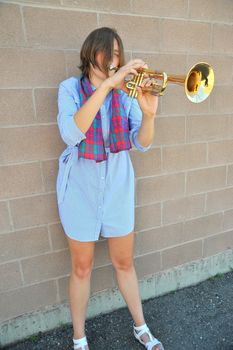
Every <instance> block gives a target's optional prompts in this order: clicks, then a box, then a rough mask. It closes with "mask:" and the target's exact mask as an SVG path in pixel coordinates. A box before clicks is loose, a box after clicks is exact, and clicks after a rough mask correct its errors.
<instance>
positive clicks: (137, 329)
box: [133, 323, 164, 350]
mask: <svg viewBox="0 0 233 350" xmlns="http://www.w3.org/2000/svg"><path fill="white" fill-rule="evenodd" d="M145 332H146V333H147V334H148V336H149V338H150V340H148V341H147V342H146V343H145V342H144V341H143V340H142V339H141V338H140V337H141V336H142V334H143V333H145ZM133 333H134V336H135V338H136V339H137V340H138V341H139V342H140V343H141V344H143V345H144V346H145V347H146V349H147V350H152V349H153V346H155V345H158V346H157V347H156V350H164V347H163V344H162V343H161V341H159V340H158V339H157V338H155V337H154V336H153V335H152V334H151V331H150V329H149V327H148V326H147V324H146V323H144V324H143V325H141V326H138V327H136V325H135V323H133Z"/></svg>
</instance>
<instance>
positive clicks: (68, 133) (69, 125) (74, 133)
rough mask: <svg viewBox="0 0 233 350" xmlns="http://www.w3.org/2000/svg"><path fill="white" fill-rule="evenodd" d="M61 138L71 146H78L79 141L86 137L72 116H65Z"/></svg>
mask: <svg viewBox="0 0 233 350" xmlns="http://www.w3.org/2000/svg"><path fill="white" fill-rule="evenodd" d="M62 131H63V140H64V141H65V142H66V143H67V144H68V145H72V146H78V145H79V143H80V142H81V141H82V140H84V139H86V135H85V134H84V133H83V132H82V131H81V130H80V129H79V127H78V126H77V124H76V122H75V120H74V117H70V118H67V120H66V123H65V125H64V126H63V130H62Z"/></svg>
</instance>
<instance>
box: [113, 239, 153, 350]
mask: <svg viewBox="0 0 233 350" xmlns="http://www.w3.org/2000/svg"><path fill="white" fill-rule="evenodd" d="M108 246H109V255H110V257H111V260H112V263H113V266H114V268H115V271H116V278H117V283H118V286H119V289H120V292H121V294H122V296H123V298H124V299H125V302H126V303H127V306H128V308H129V311H130V313H131V315H132V318H133V320H134V323H135V325H136V326H141V325H143V324H144V323H146V321H145V318H144V315H143V308H142V302H141V297H140V291H139V286H138V278H137V275H136V271H135V267H134V261H133V249H134V232H131V233H130V234H128V235H126V236H123V237H111V238H108ZM141 339H142V340H143V341H144V342H147V341H149V340H150V338H149V336H148V334H147V333H144V334H142V336H141ZM152 349H153V350H159V346H158V345H157V346H156V345H155V346H154V347H153V348H152Z"/></svg>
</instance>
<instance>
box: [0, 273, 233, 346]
mask: <svg viewBox="0 0 233 350" xmlns="http://www.w3.org/2000/svg"><path fill="white" fill-rule="evenodd" d="M143 310H144V315H145V319H146V322H147V325H148V326H149V327H150V329H151V331H152V333H153V334H154V336H155V337H156V338H158V339H159V340H161V341H162V343H163V345H164V348H165V350H196V349H199V350H233V271H232V272H228V273H226V274H223V275H216V276H215V277H212V278H210V279H208V280H206V281H204V282H201V283H199V284H197V285H196V286H191V287H187V288H184V289H180V290H178V291H176V292H173V293H169V294H167V295H163V296H160V297H157V298H153V299H150V300H147V301H145V302H143ZM72 335H73V329H72V326H71V325H69V326H65V327H64V326H63V327H61V328H58V329H56V330H54V331H50V332H47V333H39V334H38V336H35V337H31V338H30V339H28V340H25V341H23V342H21V343H18V344H16V345H12V346H8V347H4V349H5V350H6V349H7V350H46V349H50V350H53V349H54V350H55V349H56V350H57V349H62V350H72V349H73V344H72V343H73V342H72ZM86 335H87V338H88V341H89V347H90V350H142V349H145V348H144V346H142V345H141V344H140V343H138V341H137V340H136V339H135V338H134V336H133V329H132V318H131V315H130V314H129V311H128V308H126V307H124V308H122V309H119V310H116V311H113V312H111V313H109V314H105V315H100V316H98V317H94V318H92V319H88V320H87V321H86Z"/></svg>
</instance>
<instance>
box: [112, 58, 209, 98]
mask: <svg viewBox="0 0 233 350" xmlns="http://www.w3.org/2000/svg"><path fill="white" fill-rule="evenodd" d="M112 69H113V68H112ZM137 72H138V75H134V76H133V77H132V75H131V76H129V77H128V78H127V77H126V78H125V86H126V88H127V89H128V90H129V96H130V97H133V98H134V97H137V90H136V87H137V86H140V84H141V83H142V81H143V78H144V77H149V78H151V79H152V81H153V82H152V85H151V86H150V87H142V91H147V92H150V93H151V94H153V95H157V96H162V95H163V93H164V91H165V89H166V87H167V84H168V82H171V83H172V84H178V85H182V86H184V90H185V94H186V96H187V98H188V99H189V100H190V101H191V102H193V103H200V102H203V101H204V100H205V99H206V98H207V97H208V96H209V95H210V93H211V91H212V89H213V86H214V71H213V69H212V67H211V66H210V65H209V64H208V63H206V62H198V63H196V64H195V65H194V66H192V67H191V68H190V70H189V71H188V73H187V75H186V76H185V75H168V74H167V73H166V72H160V71H156V70H151V69H147V68H139V69H137ZM158 80H161V83H160V84H158V82H157V81H158Z"/></svg>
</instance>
